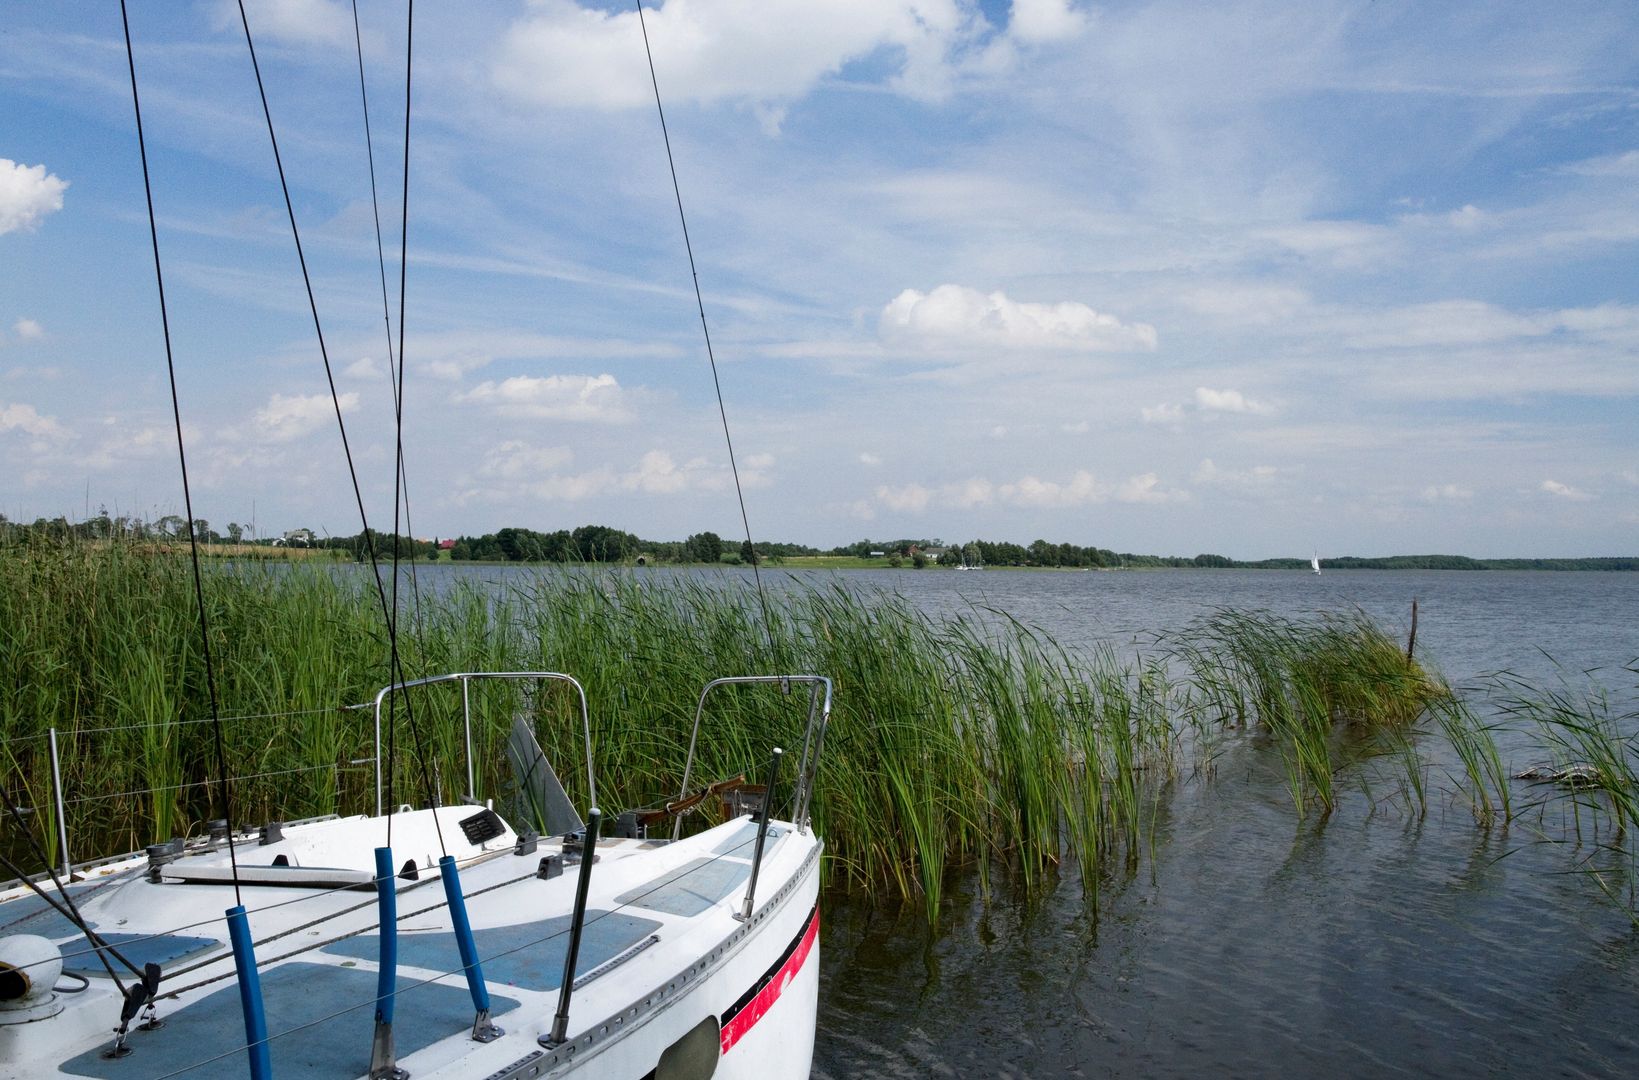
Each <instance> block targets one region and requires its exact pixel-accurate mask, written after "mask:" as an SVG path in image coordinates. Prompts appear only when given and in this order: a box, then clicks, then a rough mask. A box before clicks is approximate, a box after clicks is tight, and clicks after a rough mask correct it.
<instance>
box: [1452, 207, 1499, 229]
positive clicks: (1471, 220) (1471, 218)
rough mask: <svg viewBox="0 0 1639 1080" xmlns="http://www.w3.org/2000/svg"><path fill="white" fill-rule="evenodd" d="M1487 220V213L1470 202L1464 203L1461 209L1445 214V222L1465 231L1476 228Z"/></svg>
mask: <svg viewBox="0 0 1639 1080" xmlns="http://www.w3.org/2000/svg"><path fill="white" fill-rule="evenodd" d="M1488 220H1489V215H1487V214H1486V212H1485V211H1484V210H1481V209H1480V208H1479V207H1477V206H1474V205H1473V204H1471V203H1470V204H1465V205H1464V206H1463V208H1462V209H1461V210H1453V211H1452V212H1451V213H1449V214H1447V215H1446V222H1447V223H1448V224H1450V225H1451V227H1452V228H1454V229H1461V230H1463V231H1465V232H1467V231H1470V230H1473V229H1478V228H1479V227H1480V226H1482V225H1484V224H1485V223H1486V222H1487V221H1488Z"/></svg>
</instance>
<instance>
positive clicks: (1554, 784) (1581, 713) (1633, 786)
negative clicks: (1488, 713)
mask: <svg viewBox="0 0 1639 1080" xmlns="http://www.w3.org/2000/svg"><path fill="white" fill-rule="evenodd" d="M1625 674H1627V675H1630V676H1632V675H1639V660H1636V661H1634V662H1633V663H1631V664H1629V665H1628V667H1627V668H1626V669H1625ZM1489 681H1490V689H1491V691H1492V692H1493V694H1494V695H1495V697H1496V703H1497V706H1498V708H1499V709H1500V710H1501V712H1502V713H1503V714H1504V715H1505V716H1507V717H1509V718H1510V719H1511V720H1513V721H1514V722H1516V723H1519V724H1522V725H1528V726H1529V727H1530V728H1532V729H1534V730H1535V731H1536V733H1537V735H1538V740H1537V748H1538V752H1539V753H1540V754H1542V755H1543V759H1542V760H1539V761H1536V762H1533V766H1534V768H1533V769H1532V770H1530V771H1529V775H1531V776H1532V777H1533V778H1534V779H1533V782H1532V784H1531V787H1530V789H1529V790H1530V793H1531V794H1530V797H1529V799H1528V800H1527V802H1526V803H1525V805H1524V806H1522V807H1521V808H1520V811H1519V817H1521V818H1524V819H1526V820H1528V821H1531V822H1533V823H1534V825H1535V827H1536V828H1537V830H1538V831H1539V834H1540V835H1541V836H1542V837H1543V838H1544V839H1546V840H1548V841H1550V842H1553V843H1562V844H1566V845H1569V846H1571V847H1572V848H1573V849H1574V850H1575V851H1576V852H1577V857H1576V865H1577V867H1578V869H1579V871H1580V872H1582V873H1584V874H1586V875H1587V876H1588V877H1589V878H1590V879H1592V880H1593V881H1594V883H1595V884H1596V885H1597V886H1598V888H1599V889H1600V890H1601V891H1602V892H1603V893H1605V895H1606V896H1608V897H1610V898H1611V899H1612V900H1614V901H1616V902H1617V903H1618V904H1620V905H1621V906H1623V907H1624V908H1625V909H1626V910H1627V911H1628V912H1629V913H1630V915H1632V916H1634V918H1635V922H1636V923H1639V709H1631V708H1630V709H1627V710H1623V709H1621V708H1620V707H1618V706H1617V705H1616V704H1615V703H1613V701H1612V699H1611V695H1610V692H1609V690H1608V689H1607V688H1606V687H1605V686H1604V685H1603V684H1601V683H1600V682H1599V681H1597V680H1596V679H1595V678H1593V677H1591V676H1590V675H1587V674H1584V675H1581V676H1572V675H1569V674H1567V673H1565V672H1563V671H1561V672H1560V673H1559V677H1558V680H1557V682H1556V683H1555V684H1554V685H1551V686H1548V687H1545V688H1544V687H1538V686H1535V685H1533V684H1531V683H1529V682H1527V681H1526V680H1524V679H1522V678H1520V677H1519V676H1518V675H1515V674H1513V673H1511V672H1499V673H1496V674H1494V675H1492V676H1491V678H1490V680H1489Z"/></svg>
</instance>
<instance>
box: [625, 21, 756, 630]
mask: <svg viewBox="0 0 1639 1080" xmlns="http://www.w3.org/2000/svg"><path fill="white" fill-rule="evenodd" d="M637 24H638V26H639V27H640V28H642V30H643V55H644V56H645V57H647V58H648V61H649V83H650V84H651V85H652V86H653V87H654V109H655V112H657V113H659V114H660V137H661V139H663V140H664V141H665V143H666V165H667V167H668V168H670V169H671V174H672V194H673V195H675V196H676V197H677V220H678V221H679V222H680V223H681V224H682V226H683V248H684V250H685V251H687V252H688V255H689V275H690V276H691V277H692V278H694V303H695V306H696V307H697V308H699V310H700V332H701V333H702V334H704V335H705V338H706V359H707V360H709V361H710V362H711V385H712V388H713V389H714V390H716V391H717V415H718V416H720V417H722V420H723V442H724V443H726V444H728V467H729V471H730V472H732V473H733V474H734V494H735V497H736V498H738V499H739V500H740V523H741V524H742V525H744V526H745V531H746V546H747V547H748V548H750V549H751V576H752V578H753V580H755V581H756V583H757V602H758V603H759V604H761V605H762V610H763V630H764V632H765V633H766V634H767V635H768V652H769V661H770V662H773V660H774V654H775V653H776V652H778V647H777V646H776V645H775V644H774V626H773V624H772V623H771V622H769V619H768V593H767V592H766V591H765V590H764V589H763V575H762V571H761V570H759V569H758V568H757V545H756V544H755V543H753V542H752V539H751V519H750V517H749V516H747V514H746V495H745V491H744V490H743V489H742V488H741V487H740V466H739V465H738V464H737V463H736V462H735V460H734V439H733V437H732V436H730V435H729V433H728V409H727V408H726V407H725V406H724V405H723V384H722V381H721V380H719V379H718V377H717V357H716V356H715V355H714V354H713V353H712V348H711V328H710V327H708V326H707V325H706V302H705V299H704V298H703V297H702V296H701V295H700V272H699V271H698V270H696V269H695V266H694V245H693V244H692V243H690V242H689V219H688V218H687V216H685V215H684V213H683V189H682V187H681V186H680V185H679V184H678V182H677V162H676V161H675V160H674V159H673V157H672V138H671V135H670V134H669V133H668V132H667V131H666V110H665V109H664V108H662V107H661V104H660V80H659V79H657V78H656V77H655V73H654V53H653V52H652V51H651V50H650V48H649V27H648V24H647V23H645V22H644V20H643V0H637Z"/></svg>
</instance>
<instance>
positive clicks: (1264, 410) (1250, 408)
mask: <svg viewBox="0 0 1639 1080" xmlns="http://www.w3.org/2000/svg"><path fill="white" fill-rule="evenodd" d="M1195 407H1196V408H1198V409H1200V410H1201V411H1202V412H1230V413H1255V414H1257V415H1267V414H1268V413H1271V412H1273V411H1274V410H1273V409H1271V408H1270V407H1269V406H1267V405H1264V404H1262V403H1261V402H1257V401H1253V400H1252V399H1251V398H1249V397H1247V396H1246V395H1244V394H1242V393H1241V392H1240V391H1239V390H1214V389H1212V388H1211V387H1207V386H1197V387H1196V388H1195Z"/></svg>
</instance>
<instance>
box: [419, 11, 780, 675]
mask: <svg viewBox="0 0 1639 1080" xmlns="http://www.w3.org/2000/svg"><path fill="white" fill-rule="evenodd" d="M637 24H638V26H639V27H640V28H642V30H643V55H644V56H645V57H646V58H647V59H648V61H649V83H650V85H652V86H653V87H654V109H655V112H656V113H658V114H659V115H660V137H661V139H662V140H664V142H665V144H666V165H667V167H668V168H669V169H671V174H672V194H673V195H674V196H676V198H677V220H678V222H679V223H681V224H682V226H683V249H684V250H685V251H687V252H688V255H689V276H690V277H692V278H693V279H694V303H695V307H697V308H698V309H699V311H700V332H701V333H702V334H704V335H705V338H706V359H707V360H709V361H710V362H711V385H712V388H713V389H714V390H716V392H717V415H718V416H719V417H721V418H722V421H723V442H724V443H726V444H727V445H728V467H729V471H730V472H731V473H733V474H734V495H735V497H736V498H738V499H739V500H740V523H741V524H742V525H744V526H745V533H746V546H747V547H748V548H750V549H751V576H752V579H753V580H754V581H756V583H757V602H758V603H759V604H760V605H761V606H762V611H763V631H764V632H765V633H766V634H767V635H768V652H769V660H770V661H771V662H772V661H773V659H774V654H775V653H776V652H777V651H778V647H777V646H776V645H775V644H774V625H773V624H772V623H771V622H770V621H769V618H768V593H767V591H766V590H765V589H764V588H763V575H762V571H761V570H759V569H758V566H757V545H756V544H755V543H753V542H752V539H751V518H750V517H749V516H748V515H747V513H746V495H745V491H744V489H742V488H741V486H740V466H739V465H738V464H737V463H736V462H735V460H734V438H733V436H731V435H730V434H729V431H728V409H727V408H726V407H725V406H724V405H723V384H722V381H721V380H720V379H719V378H718V377H717V357H716V355H715V354H714V353H713V352H712V347H711V328H710V327H709V326H707V325H706V301H705V299H704V298H703V297H702V296H701V294H700V272H699V270H697V269H695V265H694V245H693V244H692V243H691V242H690V241H689V219H688V217H687V216H686V215H685V214H684V213H683V189H682V187H681V186H680V185H679V184H678V182H677V162H676V160H675V159H674V158H673V157H672V139H671V135H670V134H669V133H668V132H667V130H666V110H665V109H664V108H663V107H662V106H661V104H660V80H659V79H658V78H656V77H655V73H654V53H653V51H651V50H650V48H649V27H648V24H647V23H645V22H644V20H643V0H637ZM399 329H400V332H401V333H402V331H403V327H402V326H401V327H400V328H399Z"/></svg>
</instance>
